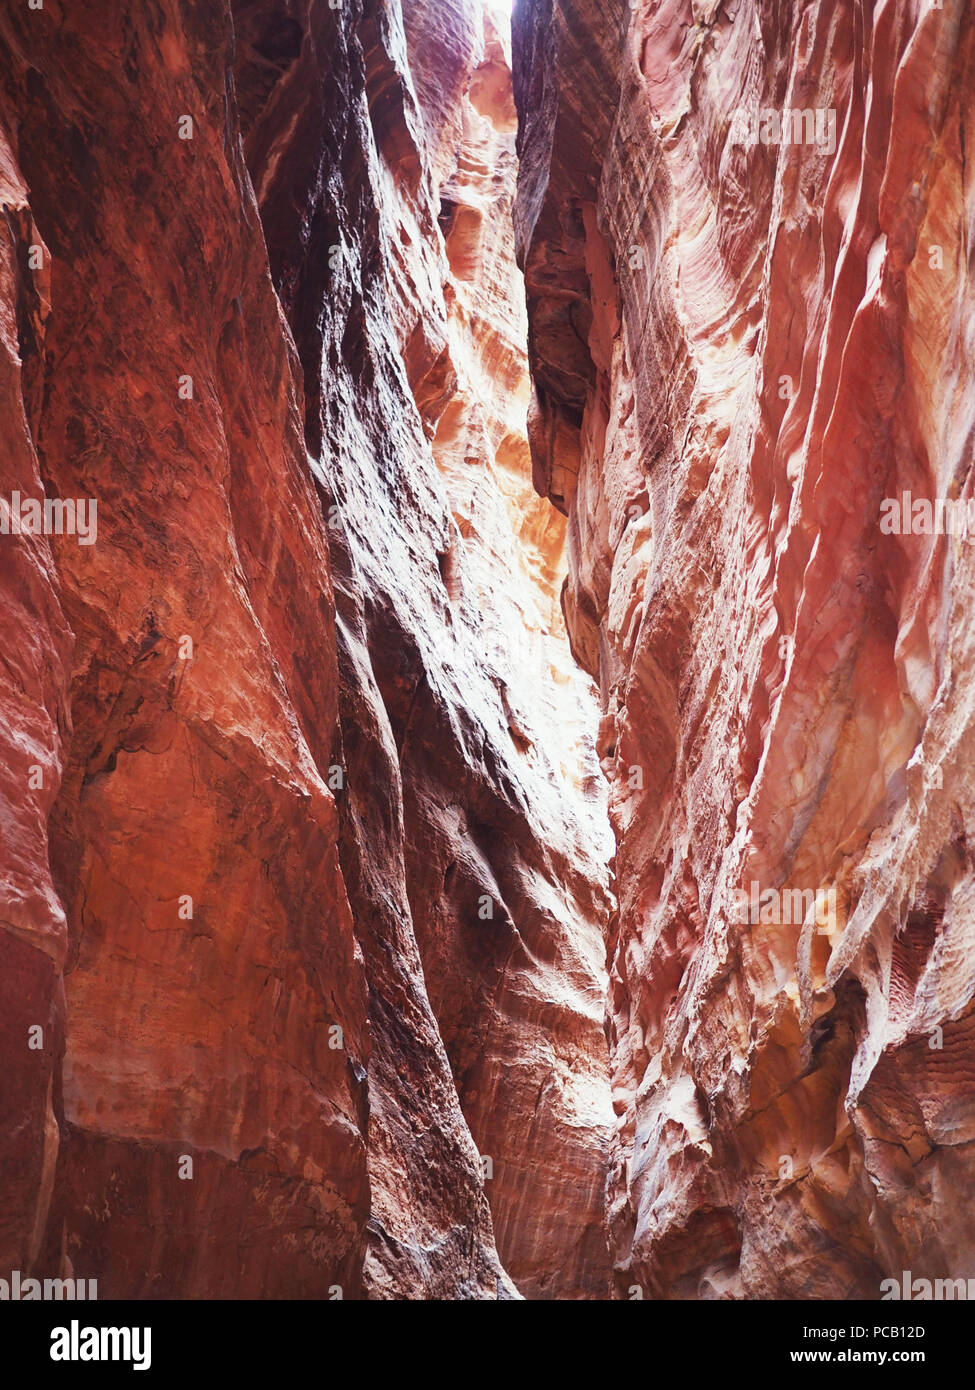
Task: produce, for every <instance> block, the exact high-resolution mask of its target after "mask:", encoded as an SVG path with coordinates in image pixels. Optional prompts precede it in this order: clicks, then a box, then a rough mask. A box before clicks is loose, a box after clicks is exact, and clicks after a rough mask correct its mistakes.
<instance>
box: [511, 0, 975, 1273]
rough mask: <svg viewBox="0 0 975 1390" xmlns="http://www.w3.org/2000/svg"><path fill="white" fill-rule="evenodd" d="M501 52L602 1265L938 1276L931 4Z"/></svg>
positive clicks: (571, 9) (959, 357)
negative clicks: (610, 1112)
mask: <svg viewBox="0 0 975 1390" xmlns="http://www.w3.org/2000/svg"><path fill="white" fill-rule="evenodd" d="M514 51H515V64H514V73H515V96H516V102H517V105H518V109H519V115H520V132H519V154H520V173H519V189H518V197H517V202H516V209H515V220H516V230H517V244H518V254H519V257H520V260H521V262H522V264H523V266H524V271H525V277H526V288H527V297H528V307H529V318H530V335H531V336H530V362H531V369H532V374H533V380H534V395H533V402H532V409H531V417H530V431H529V432H530V437H531V442H532V453H533V463H534V476H535V479H536V483H537V485H538V487H539V490H540V491H542V492H544V493H546V494H547V495H548V496H549V497H550V498H551V499H552V501H553V503H554V504H555V506H556V507H557V508H559V509H560V510H561V511H564V512H565V513H566V514H567V517H568V525H569V562H570V578H569V582H568V585H567V589H566V593H565V612H566V616H567V624H568V629H569V632H570V635H571V640H572V645H573V650H574V652H575V653H576V655H577V657H578V659H579V661H580V663H581V664H582V665H583V667H585V669H586V670H588V671H590V672H591V673H592V675H593V676H594V677H596V678H598V681H599V686H600V693H601V700H602V707H603V718H602V724H601V728H600V739H599V752H600V756H601V758H602V760H603V764H604V767H605V768H606V770H607V775H608V776H609V779H610V786H611V817H612V821H613V826H614V830H615V833H616V837H617V841H618V853H617V858H616V864H615V878H616V888H617V892H618V897H619V909H618V913H617V914H616V915H615V916H614V919H613V923H612V928H611V933H610V943H609V960H610V993H609V1006H608V1008H609V1027H610V1045H611V1056H612V1062H611V1067H612V1079H613V1099H614V1109H615V1112H616V1116H617V1128H616V1131H615V1135H614V1141H613V1155H612V1160H611V1173H610V1181H609V1190H608V1199H607V1200H608V1221H609V1225H610V1231H611V1248H612V1255H613V1262H614V1284H615V1289H616V1292H617V1294H618V1295H619V1296H622V1297H627V1296H630V1297H634V1296H637V1293H635V1292H634V1290H636V1291H638V1293H639V1294H642V1295H643V1296H645V1297H656V1298H715V1297H724V1298H729V1297H731V1298H733V1297H773V1298H788V1297H803V1298H825V1297H833V1298H844V1297H846V1298H878V1297H879V1296H880V1289H881V1281H882V1280H883V1279H884V1278H887V1277H893V1278H895V1279H896V1280H897V1282H898V1284H900V1280H901V1272H902V1271H904V1270H911V1271H912V1272H913V1274H914V1275H915V1276H920V1277H923V1278H928V1279H936V1278H969V1277H971V1276H972V1275H973V1273H975V1217H973V1206H972V1196H973V1193H975V1011H973V989H975V883H973V877H972V863H971V856H972V851H971V848H970V847H969V845H968V838H969V827H970V826H971V825H972V823H973V817H975V803H973V786H975V779H973V777H972V775H971V771H970V769H971V766H972V760H973V757H975V682H973V669H975V650H973V642H975V628H973V625H972V621H971V613H972V606H973V598H975V561H973V554H975V551H973V547H972V544H971V540H970V538H969V537H968V536H965V535H962V534H957V533H956V534H950V533H947V531H948V528H947V527H945V526H939V525H938V524H937V523H936V522H935V521H933V520H932V513H934V503H936V502H938V501H939V500H940V501H942V502H947V503H952V504H958V503H960V504H961V506H962V508H963V509H964V508H967V506H968V505H969V501H968V499H970V498H972V496H973V491H972V489H973V477H972V445H973V437H972V435H973V414H975V390H973V381H972V362H973V360H975V359H973V352H972V336H973V327H975V315H973V313H972V295H971V273H972V264H971V256H972V244H973V235H972V234H973V187H972V175H971V163H970V159H969V157H968V156H969V153H970V151H971V149H972V140H973V134H975V130H973V116H972V112H973V107H972V102H971V92H972V90H973V82H975V25H973V16H972V10H971V6H970V5H968V4H966V3H963V0H944V4H943V5H941V4H939V5H932V4H930V3H927V0H808V3H795V4H786V3H779V2H778V0H633V3H632V4H630V5H629V6H626V5H624V4H623V3H622V0H601V3H600V4H598V5H597V4H594V3H592V0H537V2H536V3H529V0H519V3H518V4H517V6H516V10H515V17H514ZM794 112H797V113H799V115H800V124H799V125H798V126H797V125H796V124H795V122H794V121H793V119H792V116H791V113H794ZM769 113H771V115H770V114H769ZM782 113H786V115H787V116H788V117H789V124H788V125H786V124H785V123H784V120H783V114H782ZM802 113H806V115H803V114H802ZM817 113H818V115H817ZM830 113H832V115H831V114H830ZM773 117H774V119H773ZM776 121H778V134H777V133H776V130H777V127H776ZM817 121H818V122H819V124H818V125H817ZM834 121H835V124H833V122H834ZM787 130H788V131H789V132H790V138H786V137H785V134H784V132H785V131H787ZM796 130H798V131H799V133H800V137H801V140H800V139H794V138H791V132H793V131H796ZM908 492H909V493H910V494H911V495H912V497H913V499H915V500H914V502H913V503H912V502H910V501H908V502H906V503H905V502H904V500H903V495H904V494H905V493H908ZM894 499H898V501H899V505H900V506H901V507H902V509H903V511H904V514H905V516H907V515H909V516H910V525H908V524H906V522H904V524H902V525H901V526H900V528H898V527H897V526H896V525H895V522H894V513H893V512H892V510H891V508H890V506H889V501H892V500H894ZM919 503H920V505H918V504H919ZM885 504H886V505H885ZM936 515H937V513H935V516H936ZM882 518H883V524H881V521H882ZM902 520H903V518H902ZM973 529H975V528H973ZM898 531H899V532H900V533H898ZM752 885H756V886H757V887H756V889H754V890H753V888H752ZM817 893H818V894H819V896H818V898H817V896H816V895H817ZM742 894H744V895H747V902H743V899H742V896H741V895H742ZM753 894H754V897H753ZM756 908H757V910H756Z"/></svg>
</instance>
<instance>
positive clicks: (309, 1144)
mask: <svg viewBox="0 0 975 1390" xmlns="http://www.w3.org/2000/svg"><path fill="white" fill-rule="evenodd" d="M514 142H515V112H514V107H513V102H512V95H511V78H510V71H509V66H508V55H507V51H506V38H504V37H502V35H501V34H500V33H499V31H498V28H496V27H495V26H494V25H493V24H492V23H491V22H490V21H489V20H486V19H485V17H484V15H483V13H482V9H481V6H480V5H479V4H478V3H476V0H449V3H445V2H444V0H436V3H433V2H432V0H410V3H406V0H404V3H403V5H402V7H401V5H400V3H399V0H347V2H346V3H344V4H343V5H341V6H332V5H330V4H328V3H326V0H280V3H275V4H270V3H267V0H239V2H238V3H234V4H227V3H221V2H220V0H212V3H211V2H210V0H208V3H204V4H196V5H191V6H185V5H183V6H177V5H173V4H170V3H168V0H158V2H157V0H152V3H144V2H143V0H140V3H138V4H136V3H127V2H126V3H122V4H120V5H118V6H114V7H111V10H110V12H109V11H102V10H99V9H98V7H93V6H69V5H63V4H60V3H58V0H47V3H46V4H45V5H44V7H43V9H38V10H34V9H31V8H29V7H28V6H27V5H22V6H16V7H14V6H10V7H7V9H6V10H5V12H4V15H3V17H2V18H0V201H2V204H3V209H4V218H3V221H2V223H0V247H2V255H0V306H2V317H0V324H2V334H3V352H2V354H0V377H2V383H3V386H2V389H3V402H4V410H3V434H4V449H3V455H2V458H0V493H2V495H3V496H4V497H5V498H7V499H10V498H11V497H12V496H13V494H14V493H19V494H20V495H21V496H22V497H23V498H36V499H41V498H42V497H45V496H46V497H47V498H48V499H83V500H86V501H87V500H88V499H92V500H93V501H94V502H95V503H97V537H96V536H89V537H81V536H79V535H78V534H53V535H49V534H36V535H35V534H7V535H2V536H0V634H2V638H0V640H2V643H3V661H2V663H0V708H2V710H3V719H2V720H0V743H2V756H0V834H2V844H0V855H2V865H3V870H4V873H3V878H2V888H0V894H2V897H0V972H2V984H0V991H2V1005H3V1006H2V1008H0V1045H2V1048H3V1061H4V1066H5V1078H4V1087H3V1090H2V1093H0V1094H2V1100H0V1119H2V1121H3V1141H2V1142H3V1154H2V1159H0V1162H2V1167H0V1188H2V1193H3V1197H4V1201H3V1213H2V1216H0V1265H2V1266H4V1267H6V1266H8V1265H9V1267H10V1268H20V1269H21V1270H24V1271H33V1272H38V1273H42V1272H43V1273H45V1274H52V1273H58V1272H67V1271H69V1270H72V1269H73V1270H74V1272H75V1274H76V1275H78V1276H79V1277H84V1278H97V1280H98V1286H99V1294H100V1297H102V1298H111V1297H122V1296H129V1297H175V1298H181V1297H308V1298H329V1297H338V1296H344V1297H346V1298H354V1297H360V1296H364V1297H372V1298H421V1297H427V1298H435V1297H443V1298H497V1297H513V1296H516V1294H517V1292H520V1293H522V1294H524V1295H526V1296H529V1297H532V1296H535V1297H539V1296H545V1295H553V1296H561V1297H602V1296H605V1294H606V1292H607V1290H608V1285H609V1260H608V1253H607V1247H606V1239H605V1232H604V1226H603V1188H604V1181H605V1169H606V1161H607V1152H608V1142H609V1136H610V1131H611V1120H612V1114H611V1110H610V1105H609V1086H608V1073H607V1056H606V1042H605V1036H604V1031H603V1001H604V993H605V972H604V961H605V947H604V940H603V927H604V924H605V922H606V920H607V915H608V909H609V898H608V894H607V869H606V861H607V857H608V853H609V849H608V847H607V844H606V839H607V830H606V822H605V810H604V798H605V790H604V786H603V781H602V778H601V776H600V774H599V769H598V764H597V763H596V759H595V753H594V750H593V748H592V746H591V744H590V742H589V738H590V733H589V731H591V730H592V728H593V727H594V723H595V715H594V709H595V705H594V703H593V697H592V693H591V687H590V684H589V681H588V678H587V677H585V676H583V675H582V674H580V672H579V671H578V670H577V668H576V667H575V665H574V663H573V662H572V660H571V658H570V655H569V649H568V644H567V640H566V634H565V632H564V628H563V627H562V623H561V614H560V611H559V603H558V588H559V584H560V571H561V568H562V563H563V562H562V556H563V548H564V543H565V527H564V523H563V521H562V519H561V518H560V517H558V516H557V515H556V514H555V513H554V512H553V511H552V509H551V508H550V507H549V506H548V504H547V502H543V501H542V500H541V499H540V498H538V497H537V496H535V495H534V494H533V493H532V491H531V486H530V464H529V452H528V443H527V438H526V435H525V424H524V418H525V408H526V405H527V401H528V379H527V366H526V359H525V356H524V347H523V342H524V331H525V330H524V311H523V307H522V306H521V302H520V299H519V295H518V293H517V289H518V285H519V279H518V275H517V271H516V268H515V264H514V259H513V234H512V231H511V226H510V204H511V199H512V196H513V191H514V179H515V153H514ZM62 529H63V528H62ZM89 541H91V542H92V543H88V542H89Z"/></svg>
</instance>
